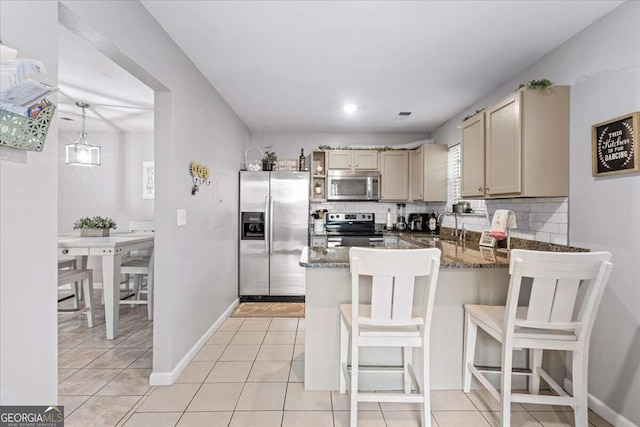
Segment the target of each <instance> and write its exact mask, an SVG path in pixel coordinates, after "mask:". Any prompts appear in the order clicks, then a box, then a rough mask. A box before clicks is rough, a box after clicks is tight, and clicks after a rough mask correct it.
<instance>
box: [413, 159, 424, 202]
mask: <svg viewBox="0 0 640 427" xmlns="http://www.w3.org/2000/svg"><path fill="white" fill-rule="evenodd" d="M409 158H410V161H411V166H410V168H409V169H410V170H411V200H415V201H419V200H422V198H423V197H424V149H423V148H422V147H420V148H418V149H416V150H413V151H412V152H411V154H410V155H409Z"/></svg>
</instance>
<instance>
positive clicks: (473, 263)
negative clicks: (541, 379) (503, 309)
mask: <svg viewBox="0 0 640 427" xmlns="http://www.w3.org/2000/svg"><path fill="white" fill-rule="evenodd" d="M377 246H378V247H380V248H385V249H394V248H403V249H406V248H424V247H437V248H439V249H440V250H441V254H442V255H441V266H440V274H439V279H438V284H437V289H436V297H435V307H434V312H433V324H432V329H431V353H432V354H431V388H432V389H433V390H453V389H461V388H462V357H463V330H464V321H463V305H464V304H488V305H503V304H504V303H505V301H506V297H507V290H508V286H509V272H508V259H507V256H506V253H504V252H503V253H501V252H496V251H495V250H494V249H492V248H485V247H480V246H478V243H477V242H475V243H473V242H458V241H454V240H446V238H440V237H434V236H431V235H419V234H411V235H409V234H408V233H399V234H394V235H385V237H384V242H382V243H380V244H379V245H377ZM349 249H350V248H349V247H335V248H310V247H307V248H305V249H304V251H303V253H302V256H301V259H300V265H301V266H303V267H305V270H306V290H307V293H306V314H305V318H306V320H305V328H306V334H305V335H306V344H305V389H307V390H337V389H338V387H339V368H338V367H339V330H340V314H339V305H340V304H345V303H350V302H351V274H350V271H349ZM421 279H425V278H421ZM417 284H418V285H420V282H418V283H417ZM360 289H361V290H360V297H361V301H360V303H361V304H362V303H366V302H368V300H370V293H367V292H366V289H369V287H367V286H363V285H362V283H361V288H360ZM417 289H422V286H418V288H417ZM523 294H524V295H522V296H523V298H528V292H527V291H525V292H523ZM419 298H420V292H418V291H417V292H416V295H415V297H414V304H415V302H416V301H419ZM487 338H488V337H487V336H483V335H479V337H478V341H479V343H478V344H479V345H478V348H479V349H482V350H481V351H478V352H477V356H478V357H477V359H476V360H477V362H478V363H479V364H482V365H487V366H499V364H500V363H499V362H500V358H501V354H500V349H499V347H498V346H497V345H496V343H495V341H493V340H491V339H487ZM415 353H417V351H416V352H414V358H417V357H419V354H415ZM545 356H546V355H545ZM360 360H361V361H362V362H361V363H363V364H366V365H374V366H385V365H397V364H399V363H400V360H401V352H400V351H399V350H398V349H389V348H366V349H362V350H361V354H360ZM526 363H527V360H526V357H525V354H524V352H515V354H514V366H517V367H525V366H526ZM545 365H546V366H547V367H548V371H549V372H550V373H551V374H552V375H553V377H554V378H556V380H562V378H564V374H565V368H564V361H563V360H562V359H561V358H560V357H557V356H556V357H555V358H553V359H550V360H547V359H546V358H545ZM417 375H418V376H419V375H420V372H417ZM496 377H497V378H499V376H496ZM525 384H526V383H525V379H524V378H523V377H521V376H518V377H516V378H515V379H514V387H524V386H525ZM360 386H361V388H362V389H377V390H385V389H386V390H400V389H402V375H400V374H395V373H369V374H366V373H364V374H362V375H361V377H360Z"/></svg>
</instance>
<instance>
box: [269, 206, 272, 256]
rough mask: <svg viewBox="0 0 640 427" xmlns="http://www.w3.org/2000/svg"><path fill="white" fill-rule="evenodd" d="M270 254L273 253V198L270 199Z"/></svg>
mask: <svg viewBox="0 0 640 427" xmlns="http://www.w3.org/2000/svg"><path fill="white" fill-rule="evenodd" d="M269 253H271V254H272V253H273V197H269Z"/></svg>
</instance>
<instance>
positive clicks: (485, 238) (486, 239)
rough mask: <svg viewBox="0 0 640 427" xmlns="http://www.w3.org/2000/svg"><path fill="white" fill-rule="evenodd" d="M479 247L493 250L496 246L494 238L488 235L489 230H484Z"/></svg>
mask: <svg viewBox="0 0 640 427" xmlns="http://www.w3.org/2000/svg"><path fill="white" fill-rule="evenodd" d="M479 245H480V246H487V247H490V248H493V247H495V246H496V238H495V237H492V236H490V235H489V230H484V231H483V232H482V236H481V237H480V243H479Z"/></svg>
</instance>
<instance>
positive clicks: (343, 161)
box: [328, 150, 378, 170]
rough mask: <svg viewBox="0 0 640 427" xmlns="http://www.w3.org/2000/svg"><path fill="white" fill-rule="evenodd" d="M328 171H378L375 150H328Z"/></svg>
mask: <svg viewBox="0 0 640 427" xmlns="http://www.w3.org/2000/svg"><path fill="white" fill-rule="evenodd" d="M328 154H329V165H328V168H329V169H340V170H378V152H377V151H375V150H329V151H328Z"/></svg>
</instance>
